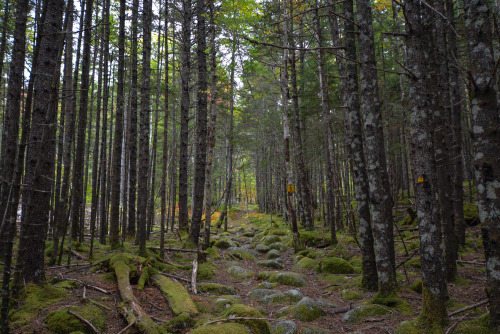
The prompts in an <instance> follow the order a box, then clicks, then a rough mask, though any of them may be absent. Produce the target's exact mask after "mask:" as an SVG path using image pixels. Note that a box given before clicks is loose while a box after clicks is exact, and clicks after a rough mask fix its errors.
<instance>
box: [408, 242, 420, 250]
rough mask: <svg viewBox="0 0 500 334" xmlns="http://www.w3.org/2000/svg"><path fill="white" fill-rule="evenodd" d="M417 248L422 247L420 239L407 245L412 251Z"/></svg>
mask: <svg viewBox="0 0 500 334" xmlns="http://www.w3.org/2000/svg"><path fill="white" fill-rule="evenodd" d="M417 248H420V242H419V241H414V242H412V243H411V244H409V245H406V249H407V250H408V252H411V251H413V250H415V249H417Z"/></svg>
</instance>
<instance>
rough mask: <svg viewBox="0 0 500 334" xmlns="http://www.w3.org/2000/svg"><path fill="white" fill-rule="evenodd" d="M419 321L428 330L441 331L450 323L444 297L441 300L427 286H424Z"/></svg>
mask: <svg viewBox="0 0 500 334" xmlns="http://www.w3.org/2000/svg"><path fill="white" fill-rule="evenodd" d="M419 321H420V322H421V324H422V326H423V327H425V328H426V329H427V331H428V332H433V331H436V332H437V331H439V330H441V331H442V329H443V327H444V326H446V325H447V324H448V313H447V311H446V307H445V301H444V297H443V300H440V299H438V298H436V297H435V295H434V294H433V293H431V292H430V291H429V289H428V288H427V287H426V286H425V284H424V285H423V286H422V312H421V313H420V316H419Z"/></svg>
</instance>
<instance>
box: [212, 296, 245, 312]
mask: <svg viewBox="0 0 500 334" xmlns="http://www.w3.org/2000/svg"><path fill="white" fill-rule="evenodd" d="M242 301H243V300H242V299H241V297H240V296H237V295H223V296H220V297H217V298H214V299H213V300H212V304H213V305H214V308H215V310H216V311H217V312H219V313H220V312H223V311H224V310H225V309H227V308H228V307H230V306H231V305H234V304H241V302H242Z"/></svg>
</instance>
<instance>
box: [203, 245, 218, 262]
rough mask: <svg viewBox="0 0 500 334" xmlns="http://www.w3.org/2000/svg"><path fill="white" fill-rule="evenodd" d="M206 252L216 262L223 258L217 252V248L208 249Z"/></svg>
mask: <svg viewBox="0 0 500 334" xmlns="http://www.w3.org/2000/svg"><path fill="white" fill-rule="evenodd" d="M206 252H207V256H208V258H209V259H212V260H216V259H220V258H221V256H220V254H219V252H218V251H217V248H215V247H209V248H207V249H206Z"/></svg>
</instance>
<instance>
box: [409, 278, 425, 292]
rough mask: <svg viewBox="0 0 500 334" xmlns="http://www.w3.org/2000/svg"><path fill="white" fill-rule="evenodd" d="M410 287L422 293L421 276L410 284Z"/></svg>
mask: <svg viewBox="0 0 500 334" xmlns="http://www.w3.org/2000/svg"><path fill="white" fill-rule="evenodd" d="M410 289H411V290H413V291H415V292H416V293H420V294H421V293H422V279H421V278H419V279H417V280H416V281H415V282H413V284H412V285H410Z"/></svg>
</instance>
